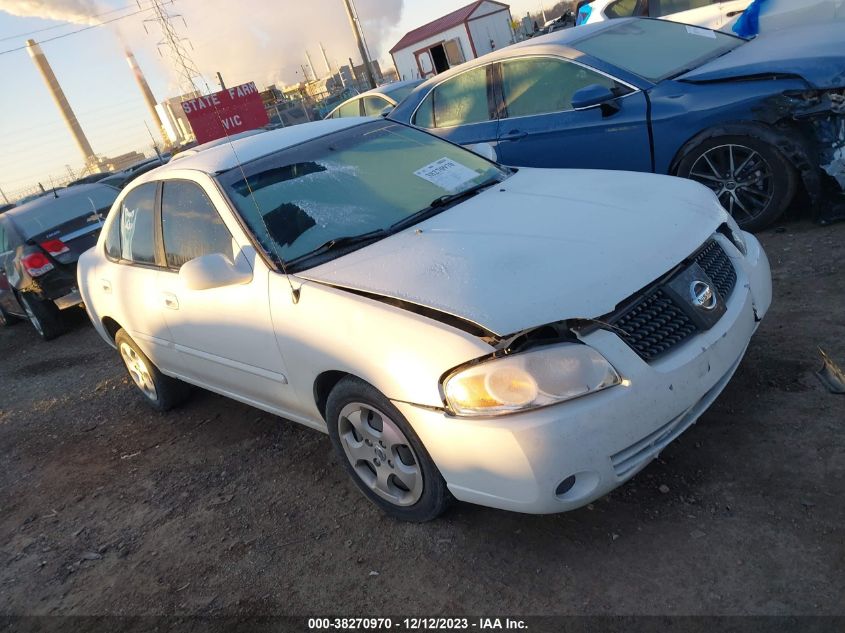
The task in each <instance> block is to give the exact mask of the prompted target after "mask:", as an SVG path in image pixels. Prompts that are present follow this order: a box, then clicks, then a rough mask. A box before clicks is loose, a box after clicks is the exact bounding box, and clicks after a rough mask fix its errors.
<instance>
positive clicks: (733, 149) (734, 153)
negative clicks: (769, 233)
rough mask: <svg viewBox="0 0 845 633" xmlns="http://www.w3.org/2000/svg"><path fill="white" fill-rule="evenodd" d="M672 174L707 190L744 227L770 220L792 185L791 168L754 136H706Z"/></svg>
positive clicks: (756, 227) (761, 225)
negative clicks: (708, 189) (674, 173)
mask: <svg viewBox="0 0 845 633" xmlns="http://www.w3.org/2000/svg"><path fill="white" fill-rule="evenodd" d="M676 173H677V175H678V176H681V177H682V178H689V179H691V180H695V181H697V182H700V183H701V184H703V185H705V186H706V187H708V188H710V189H712V190H713V192H714V193H715V194H716V196H717V197H718V198H719V202H721V203H722V206H723V207H725V209H726V210H727V211H728V213H730V214H731V215H732V216H733V218H734V219H735V220H736V221H737V224H739V226H740V227H741V228H742V229H744V230H746V231H759V230H760V229H763V228H765V227H767V226H769V225H770V224H772V223H773V222H775V220H777V219H778V218H779V217H780V216H781V215H782V214H783V212H784V211H785V210H786V208H787V207H788V206H789V203H790V202H792V199H793V198H794V197H795V191H796V188H797V184H798V176H797V174H796V172H795V168H794V167H793V166H792V165H791V164H790V163H789V161H787V159H786V158H785V157H784V156H783V154H781V152H780V151H779V150H778V149H777V148H776V147H774V146H773V145H771V144H769V143H767V142H766V141H763V140H760V139H758V138H756V137H754V136H741V135H730V136H716V137H713V138H708V139H706V140H704V141H702V142H701V143H698V144H697V145H695V146H693V147H691V148H689V149H688V150H687V151H686V153H685V154H684V155H683V157H682V158H681V160H680V162H679V163H678V169H677V171H676Z"/></svg>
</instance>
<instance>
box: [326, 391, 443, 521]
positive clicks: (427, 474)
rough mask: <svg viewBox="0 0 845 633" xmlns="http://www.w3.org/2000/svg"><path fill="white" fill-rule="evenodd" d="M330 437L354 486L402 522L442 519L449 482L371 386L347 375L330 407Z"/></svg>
mask: <svg viewBox="0 0 845 633" xmlns="http://www.w3.org/2000/svg"><path fill="white" fill-rule="evenodd" d="M326 420H327V423H328V430H329V437H330V438H331V441H332V445H333V446H334V448H335V451H336V452H337V455H338V457H339V458H340V460H341V462H342V463H343V466H344V468H345V469H346V472H347V473H348V474H349V476H350V477H351V478H352V480H353V481H354V482H355V485H357V486H358V488H359V489H360V490H361V492H362V493H363V494H364V496H366V497H367V498H368V499H369V500H370V501H372V502H373V503H374V504H375V505H377V506H378V507H379V508H381V510H382V511H383V512H384V513H385V514H387V515H389V516H391V517H393V518H395V519H400V520H402V521H410V522H413V523H422V522H423V521H431V520H432V519H435V518H437V517H438V516H440V515H441V514H442V513H443V512H444V511H445V510H446V508H448V506H449V504H450V503H451V501H452V495H451V494H450V493H449V490H448V489H447V488H446V482H445V481H444V479H443V476H442V475H441V474H440V471H439V470H437V466H435V464H434V461H432V459H431V457H429V455H428V452H427V451H426V450H425V447H424V446H423V444H422V442H421V441H420V439H419V437H417V434H416V433H414V429H413V428H411V425H410V424H409V423H408V421H407V420H406V419H405V416H403V415H402V414H401V413H400V412H399V410H398V409H397V408H396V407H395V406H394V405H393V403H392V402H390V400H388V399H387V398H386V397H385V396H384V395H383V394H382V393H381V392H379V391H378V390H377V389H376V388H375V387H373V386H372V385H370V384H369V383H366V382H364V381H363V380H360V379H359V378H355V377H353V376H347V377H346V378H344V379H342V380H341V381H340V382H339V383H337V385H336V386H335V388H334V389H333V390H332V392H331V393H330V394H329V398H328V401H327V403H326Z"/></svg>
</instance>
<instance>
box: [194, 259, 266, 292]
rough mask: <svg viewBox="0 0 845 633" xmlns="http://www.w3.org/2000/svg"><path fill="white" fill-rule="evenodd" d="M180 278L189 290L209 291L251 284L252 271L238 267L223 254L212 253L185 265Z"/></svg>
mask: <svg viewBox="0 0 845 633" xmlns="http://www.w3.org/2000/svg"><path fill="white" fill-rule="evenodd" d="M179 278H180V279H181V280H182V284H183V285H184V286H185V287H186V288H188V289H189V290H208V289H210V288H223V287H224V286H237V285H240V284H245V283H249V282H250V281H252V271H247V270H246V266H245V265H241V266H236V265H235V264H233V263H232V260H230V259H229V258H228V257H226V256H225V255H223V254H221V253H212V254H211V255H203V256H202V257H197V258H196V259H192V260H191V261H189V262H187V263H186V264H184V265H183V266H182V268H181V269H179Z"/></svg>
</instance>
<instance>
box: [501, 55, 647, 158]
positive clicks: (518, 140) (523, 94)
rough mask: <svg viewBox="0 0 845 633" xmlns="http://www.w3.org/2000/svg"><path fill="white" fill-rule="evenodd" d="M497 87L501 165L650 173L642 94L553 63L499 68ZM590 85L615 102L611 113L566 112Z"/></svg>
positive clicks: (520, 61)
mask: <svg viewBox="0 0 845 633" xmlns="http://www.w3.org/2000/svg"><path fill="white" fill-rule="evenodd" d="M500 82H501V95H502V99H503V106H502V115H501V118H500V120H499V122H498V133H497V138H498V146H497V152H498V157H499V161H500V162H502V163H504V164H505V165H512V166H520V167H581V168H596V169H627V170H632V171H651V149H650V145H649V140H648V126H647V118H646V117H647V108H646V98H645V95H644V94H643V93H642V92H641V91H639V90H636V89H634V88H632V87H630V86H627V85H625V84H623V83H621V82H619V81H617V80H615V79H612V78H611V77H608V76H607V75H604V74H602V73H599V72H598V71H596V70H593V69H591V68H588V67H586V66H583V65H581V64H577V63H575V62H572V61H570V60H566V59H562V58H558V57H520V58H515V59H510V60H505V61H503V62H502V63H501V70H500ZM593 84H598V85H601V86H605V87H607V88H609V89H610V90H611V91H612V92H614V93H615V94H619V95H620V98H618V99H616V101H614V104H615V108H616V109H608V108H605V107H603V106H594V107H590V108H586V109H581V110H575V109H574V108H573V106H572V97H573V95H574V94H575V93H576V92H577V91H578V90H580V89H581V88H585V87H587V86H589V85H593ZM623 95H624V96H623Z"/></svg>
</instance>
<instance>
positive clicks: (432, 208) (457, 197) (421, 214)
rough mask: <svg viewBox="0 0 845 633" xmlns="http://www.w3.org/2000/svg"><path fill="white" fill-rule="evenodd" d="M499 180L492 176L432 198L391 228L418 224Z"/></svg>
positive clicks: (397, 228)
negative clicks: (423, 206)
mask: <svg viewBox="0 0 845 633" xmlns="http://www.w3.org/2000/svg"><path fill="white" fill-rule="evenodd" d="M499 182H501V180H499V179H498V178H490V179H488V180H485V181H484V182H482V183H479V184H477V185H473V186H472V187H470V188H468V189H464V190H463V191H459V192H458V193H450V194H447V195H445V196H440V197H439V198H435V199H434V200H432V201H431V202H430V203H429V205H428V206H427V207H426V208H425V209H421V210H419V211H417V212H416V213H413V214H411V215H409V216H408V217H407V218H404V219H403V220H399V221H398V222H396V223H395V224H393V225H392V226H391V227H390V228H391V229H393V230H394V231H396V230H400V229H403V228H405V227H407V226H411V225H413V224H416V223H417V222H421V221H422V220H425V219H427V218H429V217H431V216H433V215H436V214H437V213H439V212H440V211H441V210H443V208H444V207H446V206H448V205H450V204H452V203H453V202H459V201H461V200H465V199H467V198H471V197H472V196H474V195H475V194H477V193H478V192H480V191H481V190H482V189H487V188H488V187H492V186H493V185H495V184H497V183H499Z"/></svg>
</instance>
